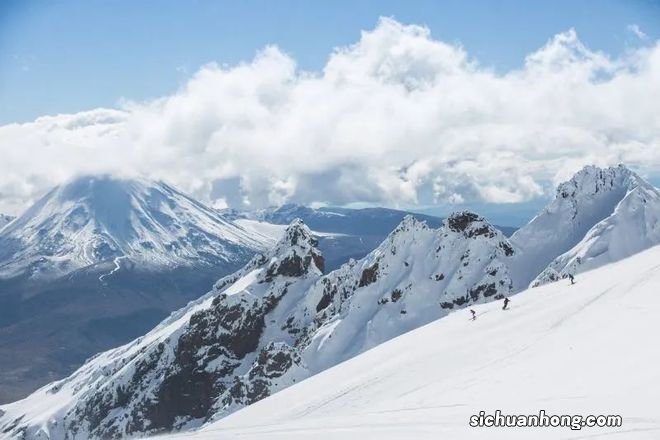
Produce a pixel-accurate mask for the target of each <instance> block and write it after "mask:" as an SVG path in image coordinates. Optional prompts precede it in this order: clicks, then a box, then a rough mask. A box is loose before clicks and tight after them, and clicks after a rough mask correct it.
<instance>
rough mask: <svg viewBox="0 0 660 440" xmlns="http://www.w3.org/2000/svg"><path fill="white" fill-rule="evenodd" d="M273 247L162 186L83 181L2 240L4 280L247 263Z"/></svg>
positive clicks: (61, 190) (33, 210) (48, 198)
mask: <svg viewBox="0 0 660 440" xmlns="http://www.w3.org/2000/svg"><path fill="white" fill-rule="evenodd" d="M269 242H270V239H269V238H268V237H262V236H260V235H258V234H255V233H253V232H252V233H248V232H247V231H246V230H244V229H243V228H241V227H240V226H237V225H235V224H233V223H231V222H230V221H228V220H226V219H224V218H223V217H222V216H221V215H219V214H218V213H217V212H216V211H214V210H212V209H210V208H207V207H206V206H204V205H202V204H200V203H199V202H197V201H195V200H193V199H191V198H190V197H188V196H186V195H184V194H182V193H180V192H179V191H177V190H176V189H174V188H172V187H171V186H168V185H166V184H165V183H162V182H152V181H147V180H144V179H120V178H115V177H111V176H103V175H102V176H85V177H79V178H76V179H74V180H72V181H70V182H68V183H66V184H64V185H61V186H58V187H56V188H54V189H53V190H52V191H50V192H49V193H48V194H47V195H45V196H44V197H43V198H42V199H40V200H39V201H38V202H36V203H35V204H34V205H33V206H32V207H30V208H29V209H28V210H27V211H26V212H25V213H24V214H23V215H21V216H20V217H19V218H17V219H16V220H15V221H14V222H12V224H11V225H9V226H8V227H6V228H4V229H3V230H2V231H1V232H0V276H1V277H4V278H10V277H12V276H18V275H22V274H24V273H26V272H27V273H28V274H29V275H30V276H31V277H33V278H35V277H37V278H38V277H55V276H60V275H62V274H66V273H68V272H71V271H73V270H76V269H80V268H83V267H89V266H94V265H96V264H99V263H103V262H107V261H114V262H115V263H116V265H117V267H119V264H121V263H120V261H121V260H122V259H127V260H130V261H131V262H133V263H135V264H139V265H140V266H141V267H142V268H145V269H149V268H163V267H170V268H171V267H178V266H199V265H218V264H226V263H235V262H237V261H239V262H244V261H245V260H246V259H247V258H249V257H250V256H251V255H252V254H253V253H254V252H255V251H257V250H259V249H263V248H264V245H265V243H269Z"/></svg>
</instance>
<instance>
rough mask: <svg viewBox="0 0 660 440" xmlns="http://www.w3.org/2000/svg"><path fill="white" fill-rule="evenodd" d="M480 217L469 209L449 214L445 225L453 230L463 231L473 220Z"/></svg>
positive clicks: (477, 219)
mask: <svg viewBox="0 0 660 440" xmlns="http://www.w3.org/2000/svg"><path fill="white" fill-rule="evenodd" d="M479 220H481V218H480V217H479V216H478V215H477V214H475V213H473V212H469V211H463V212H458V213H454V214H452V215H450V216H449V217H448V218H447V226H449V229H451V230H452V231H454V232H463V231H465V230H466V229H467V227H468V226H470V225H471V224H472V223H473V222H476V221H479Z"/></svg>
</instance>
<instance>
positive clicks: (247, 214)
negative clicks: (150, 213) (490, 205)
mask: <svg viewBox="0 0 660 440" xmlns="http://www.w3.org/2000/svg"><path fill="white" fill-rule="evenodd" d="M221 213H222V214H223V215H225V216H226V217H227V218H229V219H232V220H234V221H236V223H238V224H240V225H242V226H246V227H250V226H251V225H257V226H260V227H264V225H288V224H289V223H291V222H292V221H293V220H294V219H296V218H299V219H301V220H302V221H303V222H305V224H306V225H307V226H309V227H310V228H311V229H312V230H313V231H314V232H315V234H316V235H317V236H318V238H319V249H321V251H322V252H323V255H324V256H325V261H326V267H327V268H328V270H334V269H337V268H339V266H341V265H342V264H344V263H345V262H346V261H348V260H349V258H354V259H360V258H362V257H364V256H365V255H367V254H368V253H369V252H371V251H372V250H374V249H375V248H376V247H377V246H378V245H380V243H381V242H382V241H383V240H384V239H385V237H387V235H388V234H389V233H390V232H392V230H393V229H394V228H396V227H397V225H398V224H399V223H401V221H402V220H403V219H404V217H406V216H407V215H412V216H413V217H415V218H416V219H417V220H420V221H424V222H426V224H427V225H428V226H430V227H432V228H438V227H440V226H441V225H442V221H443V219H442V218H440V217H435V216H432V215H425V214H420V213H416V212H408V211H401V210H398V209H389V208H361V209H352V208H337V207H322V208H310V207H308V206H302V205H297V204H293V203H289V204H285V205H282V206H279V207H272V208H266V209H260V210H255V211H236V210H232V209H227V210H222V211H221ZM495 227H496V228H497V229H499V230H500V231H502V232H503V233H504V235H506V236H507V237H508V236H510V235H511V234H512V233H513V232H514V231H515V228H510V227H506V226H497V225H495Z"/></svg>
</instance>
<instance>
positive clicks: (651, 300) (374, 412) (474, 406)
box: [164, 247, 660, 440]
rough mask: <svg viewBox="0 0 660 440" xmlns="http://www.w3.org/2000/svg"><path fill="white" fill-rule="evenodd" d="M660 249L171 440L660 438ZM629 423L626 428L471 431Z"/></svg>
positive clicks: (394, 343) (488, 308) (424, 331)
mask: <svg viewBox="0 0 660 440" xmlns="http://www.w3.org/2000/svg"><path fill="white" fill-rule="evenodd" d="M659 260H660V247H654V248H652V249H649V250H647V251H645V252H642V253H640V254H637V255H635V256H632V257H630V258H628V259H625V260H622V261H619V262H617V263H613V264H610V265H607V266H606V267H602V268H599V269H596V270H593V271H590V272H585V273H583V274H582V275H581V276H580V280H579V285H575V286H570V284H569V283H568V281H567V280H563V281H560V282H557V283H553V284H549V285H547V286H543V287H539V288H536V289H530V290H527V291H525V292H522V293H520V294H518V295H516V296H515V297H514V298H513V299H512V303H511V306H510V310H508V311H502V310H501V303H491V304H483V305H477V306H475V307H473V309H474V310H475V311H476V312H477V319H476V321H470V317H469V313H468V312H467V311H462V312H458V313H453V314H451V315H449V316H448V317H446V318H443V319H440V320H437V321H435V322H433V323H431V324H429V325H427V326H425V327H422V328H419V329H416V330H414V331H411V332H409V333H406V334H404V335H402V336H400V337H398V338H395V339H392V340H390V341H389V342H386V343H383V344H381V345H379V346H377V347H375V348H374V349H372V350H369V351H367V352H366V353H363V354H361V355H359V356H356V357H354V358H352V359H351V360H348V361H346V362H344V363H342V364H340V365H338V366H336V367H335V368H332V369H329V370H327V371H325V372H322V373H320V374H318V375H316V376H314V377H312V378H310V379H308V380H305V381H304V382H302V383H299V384H296V385H294V386H292V387H290V388H288V389H286V390H284V391H282V392H279V393H277V394H275V395H273V396H270V397H268V398H266V399H264V400H262V401H260V402H258V403H256V404H254V405H251V406H249V407H247V408H245V409H243V410H241V411H238V412H236V413H235V414H233V415H231V416H229V417H227V418H224V419H222V420H219V421H217V422H214V423H212V424H210V425H208V426H206V427H205V428H203V429H202V430H200V431H198V432H193V433H188V434H182V435H173V436H165V437H164V439H166V440H177V439H179V440H186V439H188V440H211V439H213V440H215V439H219V438H222V439H227V440H234V439H241V440H297V439H300V440H303V439H305V440H306V439H309V438H314V439H320V440H332V439H342V440H344V439H348V440H365V439H367V440H371V439H374V440H375V439H378V440H395V439H396V440H401V439H413V438H414V439H425V440H426V439H428V440H436V439H441V438H446V439H452V440H466V439H506V440H512V439H519V440H523V439H524V440H527V439H553V440H554V439H558V438H562V439H575V440H577V439H586V438H589V439H592V438H593V439H632V440H641V439H649V440H651V439H657V438H658V432H660V420H658V417H657V412H658V411H657V396H658V395H660V380H658V378H659V373H658V368H657V366H658V363H659V362H660V345H659V344H656V343H653V342H651V341H649V340H647V338H648V336H649V335H657V334H658V333H659V332H660V321H658V320H657V319H656V315H657V310H658V308H660V296H659V295H658V294H657V293H658V289H660V267H659V266H658V261H659ZM496 410H500V411H501V412H502V414H508V415H513V414H522V415H533V414H537V415H538V413H539V411H540V410H544V411H545V413H546V414H547V415H549V416H550V415H563V414H568V415H581V416H586V415H590V414H594V415H599V414H603V415H621V416H622V420H623V423H622V425H621V426H620V427H612V428H597V427H582V426H578V430H571V428H570V427H542V428H521V427H516V428H504V427H489V428H488V427H483V428H475V427H470V426H469V421H470V417H471V416H472V415H477V416H478V415H479V413H480V411H484V412H485V414H488V415H492V414H494V413H495V411H496Z"/></svg>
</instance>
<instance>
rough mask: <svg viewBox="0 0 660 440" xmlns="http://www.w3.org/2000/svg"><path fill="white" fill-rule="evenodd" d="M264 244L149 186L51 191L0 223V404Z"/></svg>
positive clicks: (153, 318)
mask: <svg viewBox="0 0 660 440" xmlns="http://www.w3.org/2000/svg"><path fill="white" fill-rule="evenodd" d="M275 241H276V240H274V239H273V237H271V236H269V235H266V234H261V233H259V231H254V230H248V229H245V228H244V227H242V226H240V225H236V224H234V223H232V222H231V221H229V220H226V219H224V218H223V217H222V216H221V215H219V214H218V213H217V212H216V211H215V210H213V209H210V208H208V207H206V206H204V205H202V204H200V203H198V202H196V201H195V200H193V199H191V198H190V197H188V196H186V195H184V194H182V193H181V192H179V191H177V190H176V189H174V188H172V187H170V186H168V185H166V184H164V183H160V182H152V181H148V180H145V179H121V178H113V177H110V176H87V177H81V178H77V179H74V180H72V181H70V182H68V183H66V184H64V185H61V186H59V187H57V188H55V189H53V190H52V191H50V193H48V194H47V195H46V196H44V197H43V198H42V199H41V200H39V201H38V202H37V203H36V204H34V205H33V206H32V207H31V208H29V209H28V210H27V211H26V212H25V213H24V214H23V215H21V216H20V217H19V218H17V219H15V220H14V221H13V222H12V223H10V224H8V225H7V226H6V227H4V228H3V229H2V230H0V341H2V343H0V403H4V402H8V401H12V400H16V399H18V398H21V397H24V396H26V395H27V394H29V393H30V392H32V391H34V390H35V389H37V388H38V387H40V386H42V385H44V384H46V383H48V382H51V381H53V380H54V379H57V378H61V377H66V376H67V375H69V374H71V373H72V372H73V371H74V370H75V369H76V368H78V367H79V366H80V365H81V364H82V363H83V362H84V361H85V359H87V358H88V357H89V356H91V355H93V354H95V353H98V352H99V351H103V350H107V349H109V348H112V347H116V346H118V345H121V344H124V343H126V342H128V341H130V340H132V339H134V338H136V337H137V336H140V335H143V334H144V333H145V332H146V331H148V330H149V329H150V328H152V327H153V326H154V325H156V324H157V323H158V322H160V321H161V320H162V319H163V318H165V317H167V316H168V315H169V314H170V313H171V312H172V311H174V310H177V309H179V308H181V307H182V306H184V305H185V304H187V303H188V302H189V301H190V300H192V299H195V298H198V297H199V296H200V295H202V294H204V293H205V292H207V291H208V289H209V287H210V286H211V285H213V283H214V282H215V281H216V280H217V279H218V278H219V277H221V276H223V275H226V274H229V273H232V272H234V271H235V270H237V269H238V268H240V267H241V266H243V265H244V264H245V263H246V262H247V261H249V260H250V258H252V256H254V254H255V253H256V252H257V251H260V250H262V249H265V248H266V247H268V246H272V244H273V243H274V242H275Z"/></svg>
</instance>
